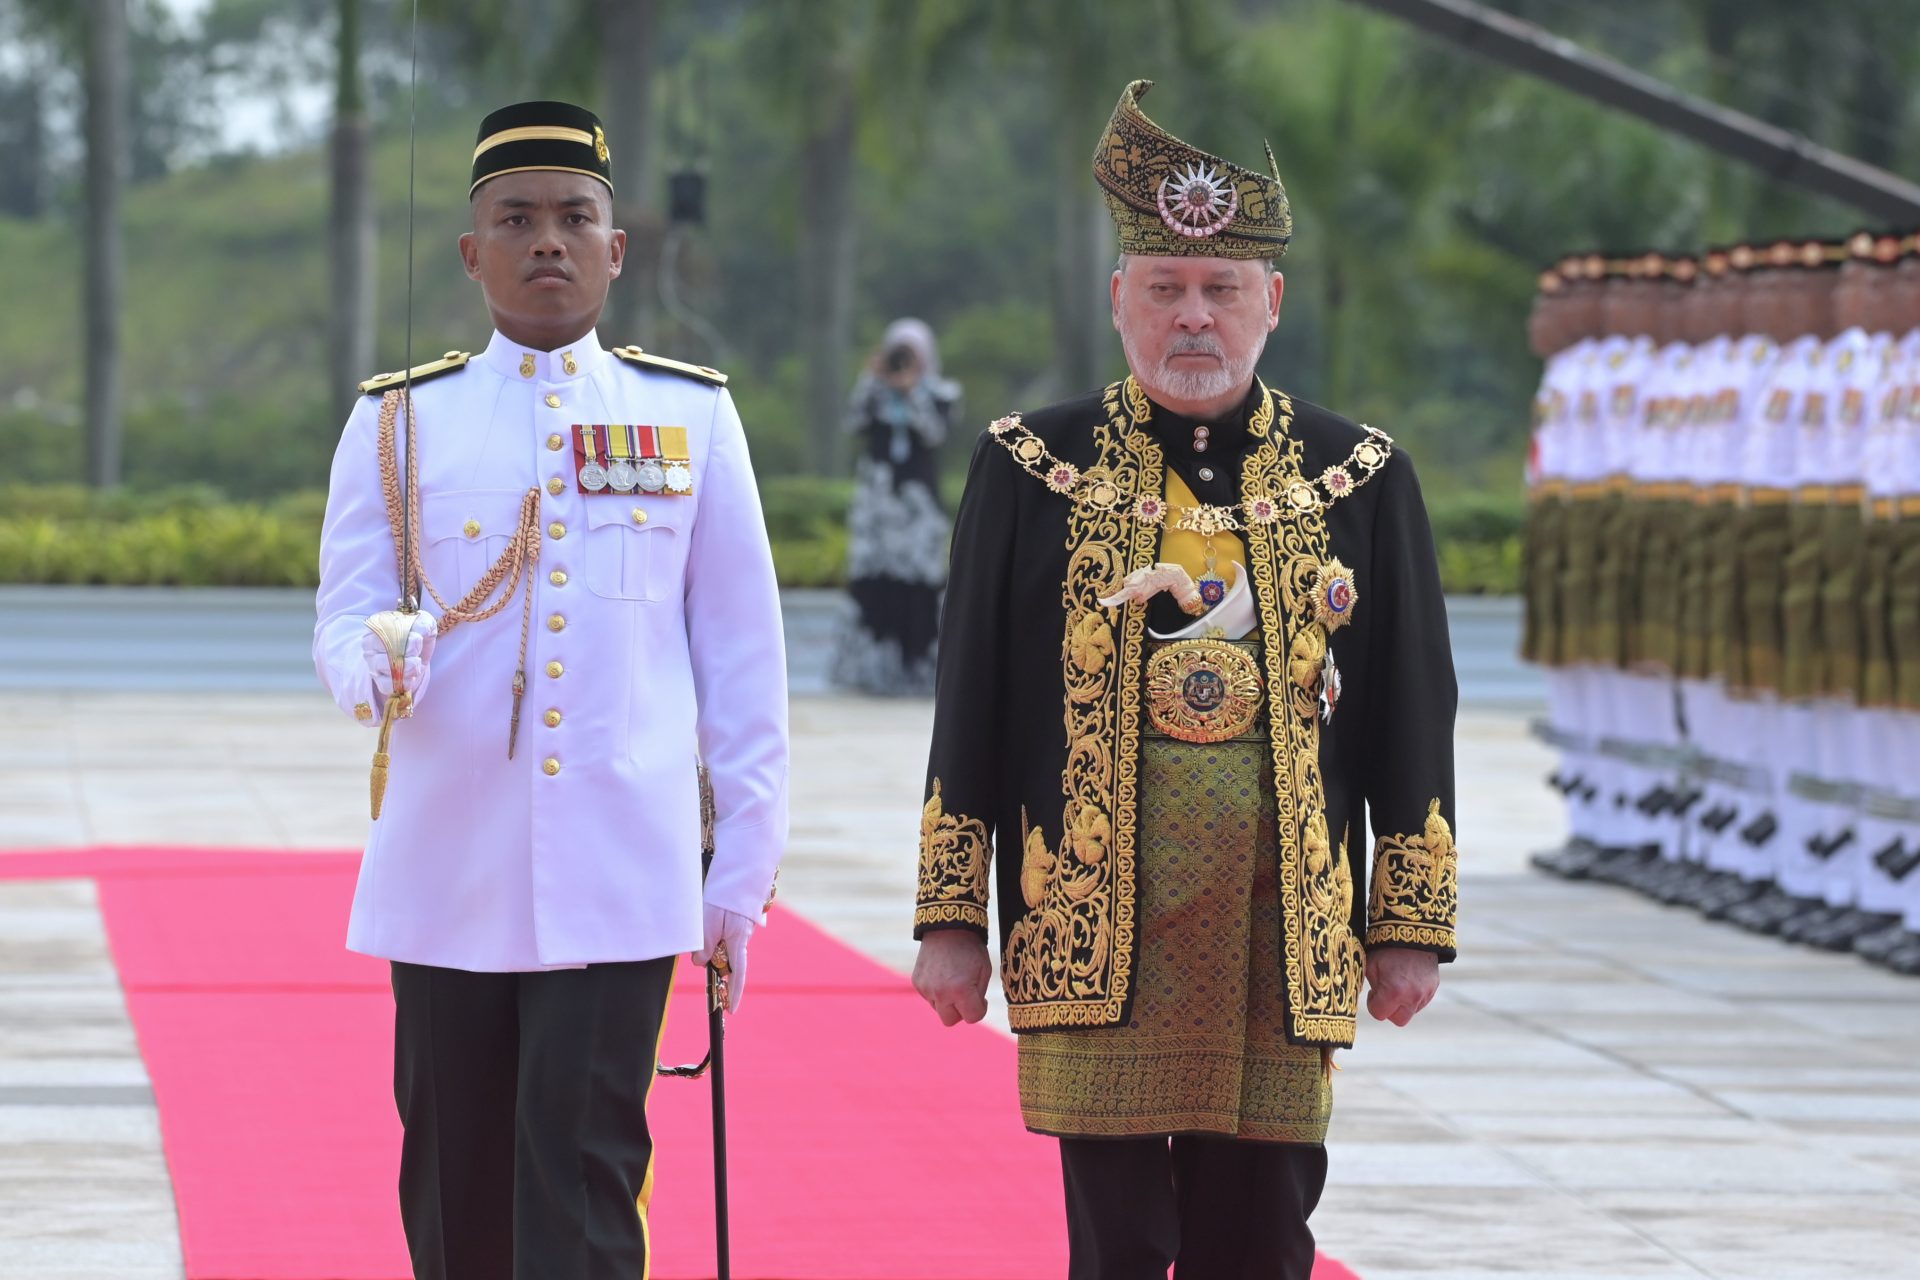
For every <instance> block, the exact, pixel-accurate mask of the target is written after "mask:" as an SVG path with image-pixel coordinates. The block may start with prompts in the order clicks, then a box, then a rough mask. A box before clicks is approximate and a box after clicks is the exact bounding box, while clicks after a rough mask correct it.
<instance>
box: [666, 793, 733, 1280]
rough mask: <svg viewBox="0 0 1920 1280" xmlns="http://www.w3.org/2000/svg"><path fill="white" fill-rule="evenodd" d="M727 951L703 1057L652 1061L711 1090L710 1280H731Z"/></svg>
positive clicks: (707, 836)
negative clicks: (677, 1063) (703, 1081)
mask: <svg viewBox="0 0 1920 1280" xmlns="http://www.w3.org/2000/svg"><path fill="white" fill-rule="evenodd" d="M713 818H714V809H713V784H712V783H711V782H709V781H708V779H707V771H706V770H705V769H704V768H702V769H701V770H700V846H701V847H700V875H701V879H703V880H704V879H705V878H706V873H707V872H708V871H709V870H710V869H711V868H712V867H713ZM728 976H729V969H728V964H727V949H726V945H725V944H724V943H722V944H719V945H717V946H716V947H715V948H714V954H713V959H712V961H711V963H709V964H708V965H707V1056H706V1057H704V1058H702V1059H700V1061H698V1062H695V1063H690V1064H688V1065H687V1066H683V1067H669V1066H667V1065H665V1064H664V1063H656V1064H655V1066H654V1071H655V1072H656V1073H657V1074H659V1075H662V1076H667V1077H670V1078H672V1079H675V1080H698V1079H699V1078H700V1077H701V1076H703V1075H704V1076H706V1077H707V1080H708V1083H709V1084H710V1086H711V1087H712V1090H713V1237H714V1240H713V1249H714V1267H715V1270H714V1280H733V1257H732V1254H733V1249H732V1244H731V1240H730V1231H729V1229H728V1223H727V1053H726V1049H727V978H728Z"/></svg>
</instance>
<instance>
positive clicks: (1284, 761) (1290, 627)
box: [1243, 392, 1386, 1045]
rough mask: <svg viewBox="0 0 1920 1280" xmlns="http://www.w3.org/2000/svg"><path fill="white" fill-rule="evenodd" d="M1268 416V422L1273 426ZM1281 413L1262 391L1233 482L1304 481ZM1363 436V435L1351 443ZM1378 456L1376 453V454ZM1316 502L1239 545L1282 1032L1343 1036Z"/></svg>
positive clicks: (1342, 882) (1348, 934) (1356, 977)
mask: <svg viewBox="0 0 1920 1280" xmlns="http://www.w3.org/2000/svg"><path fill="white" fill-rule="evenodd" d="M1276 420H1277V423H1278V426H1279V430H1278V431H1273V430H1272V427H1273V425H1274V424H1275V422H1276ZM1292 420H1293V403H1292V401H1290V400H1289V399H1288V398H1287V397H1286V396H1285V395H1284V394H1280V393H1273V392H1269V393H1268V395H1267V398H1266V402H1265V404H1264V405H1263V406H1262V409H1261V411H1260V412H1259V413H1256V414H1255V415H1254V417H1253V419H1252V421H1251V422H1250V423H1249V428H1250V430H1251V433H1252V434H1253V435H1254V436H1255V438H1256V439H1259V440H1260V441H1261V442H1262V443H1261V444H1260V446H1259V447H1258V448H1256V449H1255V450H1254V452H1253V453H1252V454H1250V455H1249V456H1248V458H1247V462H1246V468H1245V471H1244V473H1243V483H1244V484H1245V486H1246V487H1247V488H1248V489H1249V490H1251V491H1253V492H1266V493H1293V492H1295V491H1298V490H1299V489H1301V488H1302V487H1303V486H1305V481H1304V480H1303V479H1302V476H1301V461H1302V459H1303V457H1304V452H1305V451H1304V446H1303V445H1302V443H1301V442H1300V440H1298V439H1297V438H1295V437H1294V436H1292V435H1291V434H1289V433H1288V431H1287V427H1288V426H1289V425H1290V424H1291V423H1292ZM1372 443H1373V441H1372V440H1371V439H1369V440H1367V441H1363V442H1362V443H1361V445H1360V448H1361V449H1365V448H1367V447H1368V446H1369V445H1370V444H1372ZM1385 462H1386V458H1385V457H1384V456H1381V457H1380V458H1379V463H1380V464H1381V465H1384V464H1385ZM1325 510H1326V509H1325V507H1324V506H1323V505H1312V504H1306V503H1299V504H1298V505H1296V508H1295V511H1294V515H1293V518H1292V519H1290V520H1287V521H1285V522H1282V523H1276V524H1257V525H1254V526H1253V527H1252V528H1251V529H1249V530H1248V535H1249V537H1248V551H1249V555H1250V559H1251V560H1252V565H1251V568H1252V572H1253V580H1254V598H1255V600H1256V601H1257V602H1258V604H1259V607H1260V625H1261V628H1262V631H1263V633H1264V634H1265V635H1266V637H1267V644H1266V661H1267V688H1268V689H1270V690H1271V691H1272V696H1273V705H1272V707H1271V708H1269V710H1270V713H1271V714H1270V717H1269V719H1270V722H1271V723H1270V725H1269V733H1270V736H1271V738H1272V748H1273V781H1274V810H1275V815H1276V818H1277V820H1278V824H1279V840H1280V906H1281V912H1282V916H1281V918H1282V922H1283V928H1282V930H1281V937H1282V948H1281V949H1282V952H1283V959H1284V962H1285V970H1286V979H1287V1014H1288V1018H1289V1021H1290V1028H1289V1032H1290V1036H1291V1038H1292V1039H1294V1040H1295V1041H1307V1042H1312V1043H1320V1044H1339V1045H1348V1044H1352V1043H1353V1032H1354V1013H1355V1010H1356V1009H1357V1008H1358V1007H1359V1002H1360V975H1361V971H1362V969H1363V967H1364V964H1365V953H1364V951H1363V950H1362V949H1361V946H1360V940H1359V939H1358V938H1355V937H1354V936H1353V929H1352V925H1351V912H1352V906H1353V878H1352V872H1351V870H1350V869H1349V868H1348V866H1347V856H1346V850H1345V847H1344V842H1343V846H1342V848H1341V849H1339V850H1338V851H1336V850H1334V849H1333V848H1332V846H1331V841H1330V840H1329V839H1328V835H1327V825H1326V823H1327V819H1326V789H1325V785H1324V783H1323V781H1322V779H1321V776H1320V718H1319V714H1318V712H1319V698H1318V695H1317V692H1316V691H1317V689H1318V687H1319V674H1320V672H1319V659H1320V658H1322V657H1324V656H1325V653H1326V644H1327V633H1326V629H1325V628H1324V627H1323V626H1322V625H1321V624H1320V622H1319V621H1318V620H1317V619H1316V618H1315V616H1314V615H1315V610H1314V606H1313V587H1314V584H1315V580H1316V579H1317V578H1318V577H1319V576H1320V574H1321V569H1322V566H1324V565H1325V564H1327V525H1326V519H1325Z"/></svg>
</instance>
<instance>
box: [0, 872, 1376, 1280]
mask: <svg viewBox="0 0 1920 1280" xmlns="http://www.w3.org/2000/svg"><path fill="white" fill-rule="evenodd" d="M357 862H358V858H357V855H350V854H319V855H313V854H283V853H275V854H264V853H252V852H247V851H225V850H142V849H123V850H81V851H75V852H62V853H33V854H10V855H6V856H5V857H4V858H0V877H5V878H19V877H48V876H60V877H74V878H93V879H96V880H97V881H98V882H99V887H100V903H101V910H102V912H103V914H104V916H105V918H106V924H107V931H108V935H109V938H110V939H111V942H112V946H113V954H114V960H115V963H116V965H117V966H118V969H119V973H120V980H121V983H122V985H123V986H124V987H125V989H126V992H127V1000H128V1006H129V1009H130V1010H131V1013H132V1017H133V1021H134V1025H135V1028H136V1030H137V1031H138V1033H139V1038H140V1048H141V1053H142V1055H143V1057H144V1058H145V1060H146V1064H147V1069H148V1071H149V1073H150V1074H151V1076H152V1078H153V1085H154V1091H155V1094H156V1096H157V1098H158V1099H159V1105H160V1118H161V1127H162V1131H163V1134H164V1138H165V1142H166V1152H167V1163H168V1167H169V1169H170V1170H171V1172H172V1175H173V1182H174V1188H175V1194H176V1197H177V1199H178V1203H179V1210H180V1221H181V1233H182V1238H183V1241H184V1246H185V1251H186V1262H187V1275H188V1277H189V1280H404V1278H405V1277H406V1276H407V1275H408V1268H407V1264H406V1254H405V1249H404V1246H403V1244H402V1241H401V1236H400V1227H399V1220H398V1215H397V1212H396V1209H395V1204H394V1195H393V1179H394V1171H395V1168H396V1165H397V1159H398V1156H397V1148H398V1143H399V1123H398V1121H397V1120H396V1119H395V1117H394V1110H393V1097H392V1092H391V1087H390V1078H389V1072H390V1069H391V1051H392V1021H391V1020H392V1003H391V997H390V995H389V993H388V991H387V979H386V966H385V965H384V964H382V963H380V962H377V961H373V960H369V959H366V958H365V957H362V956H355V955H352V954H350V953H349V952H347V951H345V950H344V949H343V948H342V946H341V939H342V937H343V936H344V930H345V921H346V915H347V905H348V902H349V901H350V899H351V896H352V889H353V876H354V871H355V868H356V866H357ZM704 1026H705V1023H704V1017H703V1016H702V1012H701V1008H700V993H699V988H698V975H697V974H696V973H694V972H693V971H692V970H691V969H690V968H689V967H683V969H682V973H681V977H680V981H679V983H678V984H677V986H676V991H675V997H674V1004H673V1008H672V1013H671V1015H670V1020H669V1028H668V1033H667V1045H666V1051H665V1056H666V1057H667V1059H668V1060H669V1061H691V1060H693V1059H696V1058H698V1057H699V1056H700V1053H701V1052H702V1051H703V1048H704V1046H703V1043H702V1042H703V1040H704V1037H705V1031H704ZM727 1050H728V1069H729V1086H730V1089H729V1120H730V1124H731V1129H732V1134H733V1142H732V1152H731V1156H732V1181H733V1199H732V1203H733V1239H734V1274H735V1275H736V1276H737V1277H739V1280H909V1278H910V1277H911V1278H924V1280H1034V1278H1036V1277H1047V1276H1058V1275H1061V1274H1063V1272H1064V1269H1065V1248H1064V1227H1063V1224H1062V1220H1061V1208H1060V1190H1059V1167H1058V1163H1057V1158H1056V1156H1055V1154H1054V1149H1053V1146H1052V1144H1051V1143H1049V1142H1048V1141H1046V1140H1044V1139H1040V1138H1036V1137H1033V1136H1031V1135H1029V1134H1027V1133H1025V1132H1024V1131H1023V1130H1022V1129H1021V1127H1020V1121H1019V1111H1018V1107H1017V1105H1016V1099H1015V1093H1014V1083H1013V1047H1012V1045H1011V1044H1010V1043H1009V1042H1008V1041H1007V1040H1006V1039H1004V1038H1003V1037H1001V1036H999V1035H997V1034H995V1033H993V1032H990V1031H986V1030H983V1029H981V1028H978V1027H971V1028H963V1029H958V1030H953V1031H948V1030H946V1029H944V1028H942V1027H941V1026H940V1025H939V1023H938V1022H937V1021H936V1020H935V1019H934V1018H933V1017H932V1015H931V1014H930V1013H928V1011H927V1010H926V1008H925V1007H924V1006H923V1005H922V1004H921V1003H920V1001H919V999H918V997H916V996H915V995H914V994H913V992H912V989H911V988H910V987H909V986H908V985H907V984H906V982H905V981H904V980H902V979H901V978H899V977H897V976H895V975H894V974H892V973H890V972H889V971H887V970H885V969H882V968H881V967H879V966H878V965H876V964H874V963H873V962H871V961H869V960H867V959H866V958H864V957H863V956H861V955H859V954H858V953H856V952H854V951H852V950H850V949H849V948H847V947H845V946H843V945H841V944H840V943H838V942H836V941H835V940H834V939H832V938H831V937H829V936H827V935H826V934H824V933H822V932H821V931H820V930H818V929H816V928H814V927H813V926H812V925H810V924H808V923H807V922H806V921H804V920H802V919H800V918H799V917H797V916H794V915H792V914H791V913H786V912H776V914H775V918H774V920H773V922H772V924H771V926H770V927H769V928H768V929H767V930H766V931H765V932H763V933H761V934H759V935H757V936H756V938H755V949H754V956H753V981H752V985H751V986H750V988H749V990H748V993H747V1001H746V1005H745V1007H744V1008H743V1009H742V1011H741V1014H740V1016H739V1017H738V1018H736V1019H735V1020H734V1021H733V1023H732V1025H731V1028H730V1032H729V1035H728V1039H727ZM707 1097H708V1094H707V1085H706V1083H705V1082H704V1081H702V1082H697V1083H695V1082H687V1081H677V1080H663V1081H660V1082H659V1083H658V1085H657V1086H656V1088H655V1091H654V1095H653V1105H652V1107H651V1113H652V1117H653V1124H654V1130H655V1133H656V1135H657V1137H658V1147H659V1156H658V1166H657V1190H656V1194H655V1199H654V1208H653V1217H652V1222H653V1240H654V1245H655V1249H656V1254H657V1256H656V1260H655V1265H654V1269H653V1274H654V1276H656V1277H658V1278H659V1280H695V1278H701V1277H710V1276H712V1275H713V1262H712V1249H713V1219H712V1202H711V1186H712V1167H711V1163H710V1160H711V1157H710V1154H709V1149H708V1143H709V1137H708V1134H709V1116H708V1111H707ZM1314 1276H1315V1280H1355V1278H1354V1277H1353V1274H1352V1273H1351V1272H1350V1271H1348V1270H1346V1269H1345V1268H1344V1267H1341V1266H1339V1264H1337V1263H1333V1262H1330V1261H1328V1260H1325V1259H1322V1261H1321V1265H1320V1266H1319V1267H1318V1268H1316V1270H1315V1272H1314Z"/></svg>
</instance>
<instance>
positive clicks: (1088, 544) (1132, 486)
mask: <svg viewBox="0 0 1920 1280" xmlns="http://www.w3.org/2000/svg"><path fill="white" fill-rule="evenodd" d="M1151 413H1152V406H1150V405H1149V404H1148V403H1147V398H1146V394H1145V393H1144V392H1143V391H1141V390H1140V388H1139V384H1138V383H1136V382H1134V380H1133V379H1132V378H1128V379H1126V380H1125V381H1124V382H1119V383H1115V384H1114V385H1112V386H1110V387H1108V388H1107V393H1106V418H1105V420H1104V421H1102V422H1101V423H1099V424H1098V425H1097V426H1096V427H1095V429H1094V443H1095V461H1094V463H1093V465H1092V466H1090V467H1088V468H1086V470H1085V471H1084V472H1082V471H1080V470H1079V469H1077V468H1076V469H1074V470H1073V476H1074V477H1075V483H1078V484H1082V485H1084V486H1086V488H1087V489H1088V490H1091V491H1097V492H1099V493H1102V494H1106V493H1108V492H1109V490H1111V491H1112V492H1115V493H1138V492H1147V493H1158V492H1159V491H1160V487H1161V485H1162V483H1163V476H1164V472H1163V462H1162V459H1161V454H1160V447H1159V445H1157V444H1155V443H1154V441H1153V439H1152V437H1150V436H1149V435H1147V434H1146V432H1145V431H1143V430H1142V427H1143V426H1144V424H1145V423H1146V421H1147V418H1148V416H1149V415H1150V414H1151ZM1027 439H1028V440H1029V441H1031V442H1032V443H1033V444H1034V445H1038V444H1039V441H1038V440H1036V439H1034V438H1033V437H1031V436H1029V437H1027ZM1010 447H1012V448H1013V449H1014V456H1015V458H1016V459H1020V458H1021V457H1022V455H1021V453H1020V451H1019V449H1018V447H1015V446H1010ZM1044 453H1045V450H1044V447H1042V448H1041V454H1042V455H1044ZM1023 465H1024V461H1023ZM1059 465H1064V464H1056V469H1057V467H1058V466H1059ZM1029 469H1031V468H1029ZM1035 474H1039V473H1038V472H1036V473H1035ZM1069 487H1071V486H1069ZM1130 515H1131V513H1130V512H1127V513H1122V512H1118V511H1115V510H1113V509H1111V508H1109V507H1102V506H1097V505H1092V504H1089V503H1088V502H1085V501H1076V502H1075V503H1074V504H1073V507H1072V509H1071V510H1070V512H1069V513H1068V517H1067V552H1068V560H1067V577H1066V582H1065V584H1064V588H1063V590H1062V604H1063V605H1064V607H1065V610H1066V627H1065V634H1064V638H1063V641H1062V644H1061V662H1062V667H1063V671H1064V675H1065V684H1066V692H1065V700H1064V702H1065V710H1064V717H1065V721H1066V739H1067V767H1066V771H1065V774H1064V776H1063V778H1062V782H1063V784H1064V789H1065V791H1066V802H1065V805H1064V807H1063V810H1062V814H1061V824H1062V827H1063V835H1062V837H1061V842H1060V847H1059V850H1058V852H1057V853H1056V854H1055V855H1054V856H1053V862H1052V865H1051V867H1049V868H1048V869H1047V874H1046V876H1045V881H1044V884H1041V883H1040V880H1041V877H1040V867H1041V865H1042V863H1041V860H1040V859H1039V858H1037V857H1031V856H1030V855H1031V852H1032V850H1033V848H1034V846H1033V844H1032V841H1031V836H1027V837H1025V847H1024V849H1023V853H1022V862H1021V871H1022V883H1021V889H1022V892H1023V893H1026V894H1031V893H1032V891H1033V889H1034V888H1039V889H1040V901H1039V902H1038V903H1034V902H1032V901H1031V899H1030V900H1029V905H1030V907H1031V909H1030V910H1029V911H1028V912H1027V914H1026V916H1025V917H1024V918H1023V919H1022V920H1020V922H1019V923H1017V924H1016V925H1014V927H1013V928H1012V930H1010V931H1009V933H1008V935H1007V941H1006V949H1005V955H1004V957H1003V963H1002V966H1001V974H1002V981H1003V983H1004V985H1005V988H1006V993H1007V1004H1008V1010H1007V1018H1008V1021H1009V1022H1010V1023H1011V1024H1012V1026H1013V1027H1014V1028H1015V1029H1017V1030H1030V1029H1034V1028H1040V1027H1068V1026H1112V1025H1113V1024H1115V1023H1117V1022H1119V1021H1120V1020H1121V1016H1122V1015H1123V1014H1124V1013H1125V1011H1126V1008H1127V996H1128V992H1129V990H1130V984H1131V982H1132V978H1133V961H1134V857H1135V836H1136V825H1137V823H1138V812H1137V810H1138V799H1139V759H1140V714H1141V702H1142V687H1141V685H1142V682H1141V679H1140V672H1141V661H1142V656H1143V654H1144V652H1145V648H1146V629H1147V621H1146V611H1145V610H1144V609H1128V610H1126V611H1125V612H1124V613H1123V614H1122V615H1121V616H1120V618H1119V620H1118V629H1117V631H1116V627H1115V622H1114V620H1113V618H1112V616H1111V615H1110V614H1109V613H1108V611H1107V610H1105V609H1103V608H1101V607H1100V597H1101V596H1102V595H1104V594H1106V593H1107V591H1109V590H1110V589H1111V588H1112V585H1113V584H1114V583H1115V582H1118V581H1120V580H1121V579H1123V578H1125V577H1126V575H1127V574H1129V573H1131V572H1133V571H1134V570H1135V569H1144V568H1146V567H1147V566H1148V565H1150V564H1152V563H1153V561H1154V557H1155V554H1156V552H1157V550H1158V547H1159V541H1160V531H1159V529H1158V528H1157V527H1155V525H1154V524H1152V523H1149V522H1146V521H1139V520H1130V519H1129V518H1128V517H1129V516H1130ZM1029 871H1031V872H1032V873H1033V874H1032V876H1031V878H1029V876H1028V875H1027V873H1028V872H1029Z"/></svg>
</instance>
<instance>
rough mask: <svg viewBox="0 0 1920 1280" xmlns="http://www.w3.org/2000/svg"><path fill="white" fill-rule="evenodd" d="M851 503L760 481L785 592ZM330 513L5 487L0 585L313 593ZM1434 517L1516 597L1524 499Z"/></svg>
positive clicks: (158, 495)
mask: <svg viewBox="0 0 1920 1280" xmlns="http://www.w3.org/2000/svg"><path fill="white" fill-rule="evenodd" d="M851 497H852V485H851V484H850V483H849V482H847V481H843V480H819V479H814V478H811V477H806V476H770V477H767V478H766V479H764V480H763V481H762V482H761V501H762V503H763V505H764V507H765V510H766V518H767V530H768V533H769V535H770V536H771V538H772V541H773V559H774V565H775V568H776V570H777V571H778V573H779V575H780V582H781V585H783V586H788V587H833V586H839V585H842V584H843V583H844V582H845V580H846V561H847V532H846V520H847V504H848V502H849V501H850V500H851ZM325 506H326V498H325V495H324V494H322V493H319V492H314V491H306V492H298V493H291V494H287V495H285V496H283V497H280V498H276V499H273V500H271V501H268V502H259V503H247V502H238V503H236V502H228V501H225V500H223V499H222V498H221V496H220V494H219V492H218V491H217V490H214V489H211V488H206V487H201V486H181V487H176V488H171V489H161V490H155V491H147V492H141V491H136V490H127V489H122V490H117V491H113V492H110V493H105V494H99V493H95V492H93V491H91V490H88V489H85V488H81V487H78V486H71V485H44V486H17V487H13V488H0V582H16V583H68V584H75V583H103V584H112V585H126V586H135V585H138V586H223V587H306V586H312V585H314V583H315V579H316V570H317V559H318V554H319V544H320V521H321V516H322V514H323V512H324V510H325ZM1430 514H1431V516H1432V519H1433V526H1434V535H1435V538H1436V539H1437V541H1438V543H1439V549H1440V573H1441V578H1442V580H1443V582H1444V583H1445V585H1446V588H1447V590H1448V591H1449V592H1451V593H1455V594H1465V595H1480V594H1509V593H1512V592H1514V591H1517V590H1518V589H1519V582H1520V526H1521V520H1522V518H1523V516H1524V514H1525V507H1524V503H1523V502H1522V501H1520V500H1518V499H1515V500H1512V501H1506V500H1499V499H1492V498H1487V497H1485V496H1482V495H1469V496H1464V497H1460V498H1454V499H1445V500H1440V501H1436V502H1435V503H1434V505H1433V507H1432V509H1431V513H1430ZM1362 589H1363V590H1364V587H1363V588H1362Z"/></svg>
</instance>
